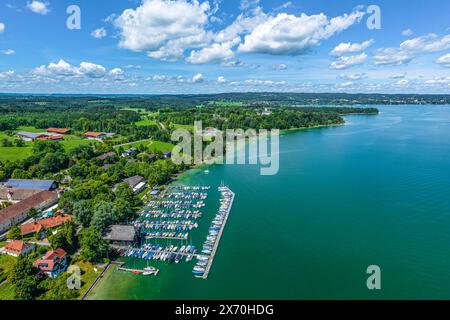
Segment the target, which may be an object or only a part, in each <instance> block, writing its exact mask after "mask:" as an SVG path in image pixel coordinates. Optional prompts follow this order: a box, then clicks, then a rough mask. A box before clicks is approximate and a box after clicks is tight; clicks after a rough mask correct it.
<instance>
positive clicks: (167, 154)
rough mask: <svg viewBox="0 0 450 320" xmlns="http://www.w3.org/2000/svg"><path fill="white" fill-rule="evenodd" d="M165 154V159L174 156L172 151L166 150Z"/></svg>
mask: <svg viewBox="0 0 450 320" xmlns="http://www.w3.org/2000/svg"><path fill="white" fill-rule="evenodd" d="M163 156H164V159H168V158H170V157H172V152H170V151H164V152H163Z"/></svg>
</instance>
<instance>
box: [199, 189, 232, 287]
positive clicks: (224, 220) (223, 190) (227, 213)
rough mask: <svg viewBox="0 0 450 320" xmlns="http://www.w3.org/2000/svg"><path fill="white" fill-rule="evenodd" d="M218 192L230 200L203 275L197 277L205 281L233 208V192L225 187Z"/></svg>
mask: <svg viewBox="0 0 450 320" xmlns="http://www.w3.org/2000/svg"><path fill="white" fill-rule="evenodd" d="M219 190H220V191H221V192H222V193H225V194H229V195H231V197H230V198H229V199H230V200H229V203H228V205H227V207H226V209H225V214H224V215H223V223H222V225H221V227H220V229H219V232H218V234H217V238H216V240H215V242H214V245H213V248H212V250H211V255H210V257H209V260H208V263H207V265H206V266H205V272H204V273H203V275H201V276H199V278H202V279H207V278H208V275H209V272H210V270H211V267H212V264H213V262H214V257H215V255H216V253H217V249H218V248H219V243H220V238H221V237H222V234H223V230H224V229H225V225H226V224H227V220H228V216H229V215H230V212H231V208H232V207H233V202H234V197H235V194H234V192H233V191H231V190H230V188H228V187H225V186H224V187H220V188H219Z"/></svg>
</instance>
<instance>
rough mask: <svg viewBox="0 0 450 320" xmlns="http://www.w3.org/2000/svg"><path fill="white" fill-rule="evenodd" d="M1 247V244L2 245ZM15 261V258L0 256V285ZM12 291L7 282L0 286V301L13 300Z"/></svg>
mask: <svg viewBox="0 0 450 320" xmlns="http://www.w3.org/2000/svg"><path fill="white" fill-rule="evenodd" d="M2 246H3V243H2ZM16 261H17V258H16V257H12V256H8V255H6V254H1V255H0V269H1V270H2V272H1V275H0V283H3V280H4V279H5V278H6V277H7V276H8V274H9V273H10V272H11V270H12V268H13V267H14V265H15V263H16ZM13 299H14V291H13V287H12V285H11V284H9V283H8V282H6V283H3V284H0V301H1V300H13Z"/></svg>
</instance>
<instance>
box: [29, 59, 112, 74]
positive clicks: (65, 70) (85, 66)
mask: <svg viewBox="0 0 450 320" xmlns="http://www.w3.org/2000/svg"><path fill="white" fill-rule="evenodd" d="M113 70H116V69H113ZM116 71H117V70H116ZM32 73H33V74H35V75H40V76H62V77H74V76H85V77H88V78H102V77H104V76H106V75H107V70H106V68H105V67H103V66H101V65H98V64H95V63H91V62H81V63H80V65H79V66H78V67H76V66H73V65H71V64H70V63H67V62H66V61H64V60H62V59H61V60H59V62H58V63H53V62H52V63H50V64H49V65H48V66H45V65H42V66H40V67H38V68H35V69H34V70H33V71H32Z"/></svg>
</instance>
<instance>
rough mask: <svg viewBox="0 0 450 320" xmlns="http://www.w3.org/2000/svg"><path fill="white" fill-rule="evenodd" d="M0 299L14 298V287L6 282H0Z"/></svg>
mask: <svg viewBox="0 0 450 320" xmlns="http://www.w3.org/2000/svg"><path fill="white" fill-rule="evenodd" d="M2 300H14V288H13V286H12V284H10V283H8V282H6V283H3V284H0V301H2Z"/></svg>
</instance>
